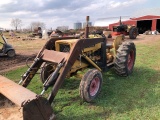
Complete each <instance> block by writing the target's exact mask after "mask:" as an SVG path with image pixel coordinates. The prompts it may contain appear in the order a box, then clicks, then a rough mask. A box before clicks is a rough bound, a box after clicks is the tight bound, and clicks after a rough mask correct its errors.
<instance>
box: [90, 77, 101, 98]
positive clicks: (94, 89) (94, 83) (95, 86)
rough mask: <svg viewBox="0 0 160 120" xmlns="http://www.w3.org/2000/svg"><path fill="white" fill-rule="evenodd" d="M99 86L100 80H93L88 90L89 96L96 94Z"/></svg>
mask: <svg viewBox="0 0 160 120" xmlns="http://www.w3.org/2000/svg"><path fill="white" fill-rule="evenodd" d="M99 86H100V79H99V78H98V77H95V78H93V80H92V81H91V84H90V88H89V91H90V95H91V96H95V95H96V94H97V92H98V90H99Z"/></svg>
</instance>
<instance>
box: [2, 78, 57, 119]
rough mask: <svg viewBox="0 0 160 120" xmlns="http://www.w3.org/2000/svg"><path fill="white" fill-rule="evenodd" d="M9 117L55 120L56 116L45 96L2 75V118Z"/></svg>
mask: <svg viewBox="0 0 160 120" xmlns="http://www.w3.org/2000/svg"><path fill="white" fill-rule="evenodd" d="M6 98H7V99H6ZM10 101H12V102H13V103H12V102H10ZM9 112H11V113H9ZM15 112H19V113H15ZM12 113H14V116H12V115H13V114H12ZM15 115H16V117H15ZM17 117H19V118H17ZM7 119H8V120H11V119H12V120H14V119H15V120H54V119H55V116H54V114H53V110H52V107H51V105H50V104H49V103H48V101H47V100H46V99H45V98H43V97H41V96H37V95H36V94H35V93H33V92H32V91H30V90H28V89H26V88H24V87H22V86H20V85H18V84H16V83H14V82H13V81H11V80H9V79H7V78H5V77H3V76H0V120H7Z"/></svg>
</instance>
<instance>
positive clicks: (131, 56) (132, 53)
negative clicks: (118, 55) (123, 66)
mask: <svg viewBox="0 0 160 120" xmlns="http://www.w3.org/2000/svg"><path fill="white" fill-rule="evenodd" d="M133 63H134V51H133V50H132V51H130V53H129V55H128V70H131V69H132V67H133Z"/></svg>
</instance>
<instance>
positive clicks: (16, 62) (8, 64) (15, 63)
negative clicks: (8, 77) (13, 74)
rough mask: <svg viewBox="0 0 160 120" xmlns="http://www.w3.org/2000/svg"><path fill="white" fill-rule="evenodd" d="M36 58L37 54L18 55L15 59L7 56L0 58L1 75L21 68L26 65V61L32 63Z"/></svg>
mask: <svg viewBox="0 0 160 120" xmlns="http://www.w3.org/2000/svg"><path fill="white" fill-rule="evenodd" d="M35 57H36V54H26V55H25V54H23V53H21V54H17V55H16V56H15V57H14V58H8V57H7V56H4V57H1V58H0V66H1V67H0V74H1V75H2V74H3V73H4V72H7V71H9V70H13V69H16V68H17V67H19V66H24V65H26V60H27V59H28V58H30V59H29V60H28V63H31V62H32V61H33V60H34V58H35Z"/></svg>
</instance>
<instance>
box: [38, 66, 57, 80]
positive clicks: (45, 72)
mask: <svg viewBox="0 0 160 120" xmlns="http://www.w3.org/2000/svg"><path fill="white" fill-rule="evenodd" d="M41 67H42V69H41V71H40V78H41V81H42V83H44V82H45V81H46V79H47V78H48V77H49V76H50V75H51V73H53V72H54V69H53V66H52V65H51V64H48V63H43V64H42V66H41Z"/></svg>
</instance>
